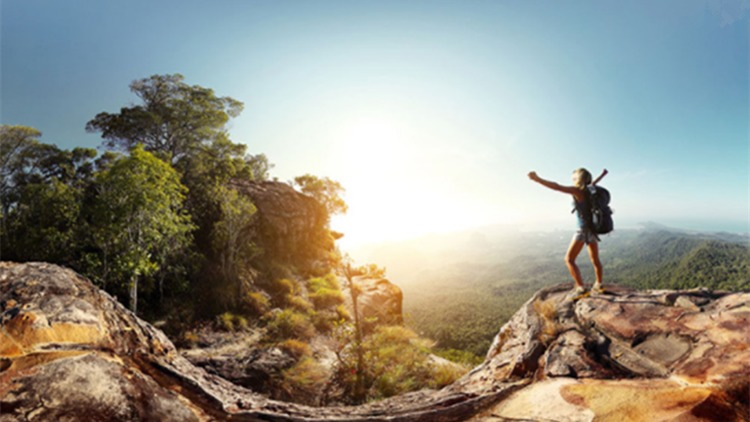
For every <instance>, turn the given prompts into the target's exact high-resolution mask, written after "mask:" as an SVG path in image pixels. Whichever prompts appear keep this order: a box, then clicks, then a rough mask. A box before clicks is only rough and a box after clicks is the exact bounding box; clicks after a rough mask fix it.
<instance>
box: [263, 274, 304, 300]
mask: <svg viewBox="0 0 750 422" xmlns="http://www.w3.org/2000/svg"><path fill="white" fill-rule="evenodd" d="M297 290H298V286H297V282H296V281H294V280H292V279H290V278H279V279H275V280H274V281H273V282H271V285H270V286H269V288H268V292H269V293H270V294H271V295H272V296H274V297H277V298H279V297H285V296H286V295H292V294H294V293H296V292H297Z"/></svg>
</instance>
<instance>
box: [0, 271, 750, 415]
mask: <svg viewBox="0 0 750 422" xmlns="http://www.w3.org/2000/svg"><path fill="white" fill-rule="evenodd" d="M567 290H568V287H567V286H555V287H550V288H546V289H543V290H541V291H539V292H538V293H536V294H535V295H534V297H532V298H531V299H530V300H529V301H528V302H527V303H526V304H525V305H524V306H523V307H522V308H521V309H520V310H519V311H518V312H517V313H516V314H515V316H514V317H513V318H512V319H511V321H509V322H508V323H507V324H505V325H504V326H503V327H502V328H501V329H500V332H499V333H498V335H497V336H496V338H495V340H494V343H493V345H492V347H491V349H490V350H489V351H488V354H487V358H486V360H485V362H484V363H483V364H482V365H480V366H478V367H477V368H475V369H474V370H472V371H471V372H470V373H468V374H467V375H466V376H464V377H463V378H461V379H460V380H458V381H457V382H455V383H454V384H452V385H450V386H448V387H446V388H444V389H442V390H440V391H429V390H424V391H419V392H415V393H410V394H406V395H402V396H398V397H394V398H391V399H387V400H384V401H380V402H376V403H372V404H368V405H364V406H357V407H329V408H316V407H308V406H301V405H295V404H290V403H285V402H279V401H274V400H269V399H267V398H266V397H264V396H263V395H261V394H258V393H255V392H253V391H250V390H248V389H246V388H242V387H239V386H237V385H234V384H232V383H230V382H229V381H226V380H224V379H223V378H220V377H218V376H215V375H211V374H208V373H207V372H205V371H204V370H202V369H200V368H197V367H195V366H194V365H192V364H191V363H190V362H188V361H187V360H186V359H185V358H183V357H182V356H180V354H179V353H177V352H176V350H175V348H174V346H173V345H172V343H171V342H170V341H169V339H168V338H166V336H165V335H164V334H163V333H162V332H161V331H159V330H158V329H155V328H154V327H152V326H151V325H149V324H148V323H146V322H144V321H142V320H140V319H138V318H137V317H135V316H134V315H133V314H132V313H131V312H129V311H128V310H126V309H125V308H124V307H123V306H122V305H120V304H119V303H118V302H117V301H115V300H114V299H113V298H112V297H110V296H109V295H108V294H106V293H104V292H102V291H101V290H99V289H98V288H96V287H95V286H94V285H93V284H92V283H91V282H90V281H88V280H87V279H85V278H83V277H81V276H79V275H77V274H76V273H74V272H72V271H70V270H67V269H64V268H60V267H57V266H55V265H50V264H43V263H31V264H14V263H0V312H1V314H0V422H5V421H46V420H88V421H99V420H118V421H138V420H142V421H150V420H154V421H156V420H158V421H189V420H197V421H199V420H230V419H231V420H237V421H255V420H264V421H314V420H319V421H355V420H357V421H386V420H387V421H459V420H470V421H508V420H515V421H518V420H554V421H628V420H630V421H653V420H660V421H670V420H671V421H701V420H706V421H746V420H750V410H749V407H748V406H749V405H748V403H750V330H749V329H748V320H749V319H750V293H727V292H710V291H702V290H694V291H681V292H676V291H633V290H628V289H625V288H613V289H612V290H611V291H610V292H608V294H605V295H599V296H595V297H587V298H582V299H580V300H576V301H574V300H572V299H571V298H570V297H569V295H568V294H567V293H568V292H567Z"/></svg>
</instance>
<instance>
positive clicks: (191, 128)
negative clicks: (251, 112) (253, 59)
mask: <svg viewBox="0 0 750 422" xmlns="http://www.w3.org/2000/svg"><path fill="white" fill-rule="evenodd" d="M183 80H184V77H183V76H182V75H180V74H173V75H153V76H151V77H148V78H143V79H138V80H136V81H133V82H132V83H131V84H130V90H131V91H132V92H133V93H134V94H135V95H136V96H138V98H140V99H141V101H142V104H140V105H135V106H132V107H123V108H121V109H120V112H119V113H107V112H102V113H99V114H97V115H96V117H94V118H93V119H92V120H90V121H89V122H88V123H87V124H86V130H87V131H88V132H101V134H102V137H103V138H104V139H106V145H107V146H108V147H110V148H114V149H122V150H130V149H132V148H133V147H135V146H136V145H138V144H142V145H143V148H144V150H146V151H149V152H152V153H154V154H155V155H157V156H159V157H161V158H163V159H165V160H166V161H167V162H170V163H172V164H176V163H177V162H179V161H180V160H181V159H183V158H184V157H186V156H189V155H192V154H194V153H195V151H196V150H198V149H199V147H200V146H201V145H205V144H207V143H210V142H212V141H214V140H216V139H218V138H222V137H224V138H225V137H226V130H225V125H226V123H227V122H228V121H229V119H230V118H231V117H236V116H238V115H239V114H240V112H241V111H242V108H243V104H242V103H241V102H239V101H237V100H235V99H233V98H230V97H217V96H216V95H215V94H214V92H213V90H211V89H208V88H203V87H201V86H198V85H192V86H191V85H188V84H186V83H184V82H183Z"/></svg>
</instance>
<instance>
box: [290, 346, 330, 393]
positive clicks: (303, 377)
mask: <svg viewBox="0 0 750 422" xmlns="http://www.w3.org/2000/svg"><path fill="white" fill-rule="evenodd" d="M327 382H328V373H327V371H326V369H325V368H324V367H323V366H322V365H321V364H320V363H319V362H318V361H316V360H315V359H313V358H312V357H310V356H303V357H302V359H300V360H299V361H298V362H297V363H296V364H295V365H294V366H292V367H291V368H289V369H285V370H284V371H283V372H282V384H281V389H282V391H283V392H284V395H283V396H282V398H283V399H286V400H292V399H293V400H295V401H297V402H302V403H307V404H314V403H311V402H309V401H308V400H306V398H308V397H314V396H317V395H318V393H319V392H320V390H321V389H322V388H323V387H324V386H325V385H326V383H327Z"/></svg>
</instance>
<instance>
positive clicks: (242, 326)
mask: <svg viewBox="0 0 750 422" xmlns="http://www.w3.org/2000/svg"><path fill="white" fill-rule="evenodd" d="M218 321H219V327H221V329H223V330H224V331H235V330H247V328H248V326H249V325H248V323H247V319H245V317H243V316H241V315H236V314H233V313H231V312H224V313H223V314H221V315H219V317H218Z"/></svg>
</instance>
